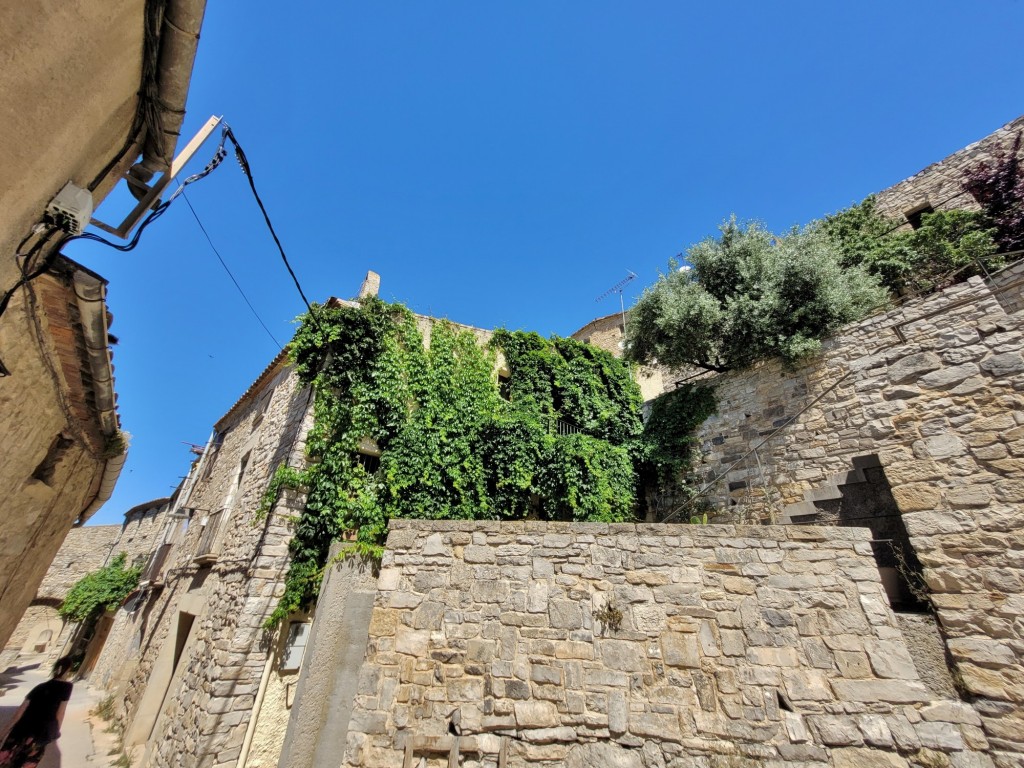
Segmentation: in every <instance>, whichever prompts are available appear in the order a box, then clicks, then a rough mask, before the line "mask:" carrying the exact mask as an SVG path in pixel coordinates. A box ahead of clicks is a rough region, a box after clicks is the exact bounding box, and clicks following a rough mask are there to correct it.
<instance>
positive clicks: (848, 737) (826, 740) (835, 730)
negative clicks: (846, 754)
mask: <svg viewBox="0 0 1024 768" xmlns="http://www.w3.org/2000/svg"><path fill="white" fill-rule="evenodd" d="M809 720H810V722H811V726H812V727H813V728H814V730H815V732H817V734H818V739H819V740H820V741H821V743H822V744H824V745H825V746H826V747H850V746H860V745H861V744H863V743H864V738H863V737H862V736H861V733H860V729H859V728H858V727H857V722H856V721H855V720H854V719H853V718H850V717H843V716H840V715H811V716H810V717H809Z"/></svg>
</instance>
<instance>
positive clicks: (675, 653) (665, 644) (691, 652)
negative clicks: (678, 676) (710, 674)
mask: <svg viewBox="0 0 1024 768" xmlns="http://www.w3.org/2000/svg"><path fill="white" fill-rule="evenodd" d="M661 658H662V660H663V661H664V662H665V664H666V665H668V666H670V667H683V668H690V669H699V668H700V653H699V651H698V647H697V636H696V635H694V634H691V633H683V632H663V633H662V635H661Z"/></svg>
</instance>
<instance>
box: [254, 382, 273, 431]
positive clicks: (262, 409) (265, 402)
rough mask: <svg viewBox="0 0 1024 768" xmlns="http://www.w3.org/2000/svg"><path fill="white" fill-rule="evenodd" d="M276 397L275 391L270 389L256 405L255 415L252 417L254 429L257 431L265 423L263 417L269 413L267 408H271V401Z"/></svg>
mask: <svg viewBox="0 0 1024 768" xmlns="http://www.w3.org/2000/svg"><path fill="white" fill-rule="evenodd" d="M273 396H274V390H273V389H268V390H267V391H266V392H264V393H263V396H262V397H260V400H259V402H258V403H256V409H255V415H254V416H253V417H252V428H253V429H254V430H255V429H256V427H258V426H259V425H260V424H261V423H262V422H263V416H264V415H265V414H266V413H267V408H268V407H270V400H271V398H272V397H273Z"/></svg>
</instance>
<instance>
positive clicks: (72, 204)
mask: <svg viewBox="0 0 1024 768" xmlns="http://www.w3.org/2000/svg"><path fill="white" fill-rule="evenodd" d="M90 218H92V193H91V192H89V190H87V189H82V188H81V187H79V186H76V185H75V184H74V183H72V182H70V181H69V182H68V183H67V184H65V185H64V188H63V189H61V191H60V192H58V193H57V196H56V197H55V198H53V200H51V201H50V202H49V204H48V205H47V206H46V223H48V224H51V225H53V226H55V227H57V228H58V229H62V230H64V231H65V232H67V233H68V234H71V235H80V234H82V233H83V232H84V231H85V227H86V225H88V223H89V219H90Z"/></svg>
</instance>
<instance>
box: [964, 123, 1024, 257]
mask: <svg viewBox="0 0 1024 768" xmlns="http://www.w3.org/2000/svg"><path fill="white" fill-rule="evenodd" d="M1022 136H1024V133H1021V132H1019V133H1018V134H1017V138H1016V139H1015V140H1014V142H1013V147H1012V148H1011V150H1010V151H1009V152H1006V153H1003V154H1001V155H1000V156H999V157H998V158H997V159H996V162H995V163H994V164H989V163H981V164H979V165H978V166H977V167H976V168H974V169H972V170H971V171H970V172H969V173H968V174H967V182H966V183H965V184H964V186H965V188H966V189H967V191H968V192H970V193H971V194H972V195H974V199H975V200H977V201H978V202H979V203H980V204H981V207H982V209H983V210H984V212H985V215H986V216H987V217H988V219H989V220H990V221H991V222H992V224H993V225H994V226H995V230H996V231H995V241H996V243H997V244H998V245H999V249H1000V250H1001V251H1004V252H1006V251H1016V250H1021V249H1024V169H1022V168H1021V162H1020V161H1021V157H1020V155H1021V151H1020V149H1021V138H1022Z"/></svg>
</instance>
